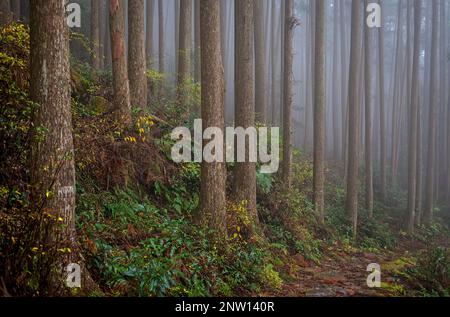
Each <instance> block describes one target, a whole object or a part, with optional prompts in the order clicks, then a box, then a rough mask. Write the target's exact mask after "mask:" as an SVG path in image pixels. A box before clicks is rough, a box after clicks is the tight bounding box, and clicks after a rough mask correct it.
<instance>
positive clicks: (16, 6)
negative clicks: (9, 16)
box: [11, 0, 21, 21]
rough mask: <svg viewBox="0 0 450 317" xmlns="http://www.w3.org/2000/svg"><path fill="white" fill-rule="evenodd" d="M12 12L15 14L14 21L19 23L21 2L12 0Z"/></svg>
mask: <svg viewBox="0 0 450 317" xmlns="http://www.w3.org/2000/svg"><path fill="white" fill-rule="evenodd" d="M11 11H12V13H13V17H14V20H16V21H19V20H20V18H21V15H20V0H11Z"/></svg>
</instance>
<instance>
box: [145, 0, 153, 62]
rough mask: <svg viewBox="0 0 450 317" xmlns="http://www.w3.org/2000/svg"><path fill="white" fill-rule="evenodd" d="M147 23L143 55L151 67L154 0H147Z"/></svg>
mask: <svg viewBox="0 0 450 317" xmlns="http://www.w3.org/2000/svg"><path fill="white" fill-rule="evenodd" d="M146 15H147V23H146V26H145V28H146V32H145V33H146V38H145V56H146V57H147V67H148V68H151V67H152V65H153V62H154V56H153V44H154V43H153V25H154V23H153V22H154V20H153V19H154V16H155V0H147V13H146Z"/></svg>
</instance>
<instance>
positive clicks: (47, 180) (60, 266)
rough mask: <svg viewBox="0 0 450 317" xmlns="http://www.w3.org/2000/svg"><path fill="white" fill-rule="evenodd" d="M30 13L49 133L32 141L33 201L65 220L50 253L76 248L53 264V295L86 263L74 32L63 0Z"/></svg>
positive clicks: (34, 87) (41, 111)
mask: <svg viewBox="0 0 450 317" xmlns="http://www.w3.org/2000/svg"><path fill="white" fill-rule="evenodd" d="M30 15H31V20H30V26H31V35H30V37H31V46H30V47H31V51H30V71H31V79H30V97H31V99H32V100H33V101H34V102H36V103H37V104H39V105H40V107H39V108H37V110H36V111H35V113H34V118H33V126H34V127H36V128H38V127H39V128H43V129H45V131H46V132H45V134H44V135H43V137H42V140H40V141H36V142H34V143H33V144H32V149H31V185H32V191H33V197H32V201H33V205H34V207H35V209H36V210H37V211H40V212H42V214H43V213H50V214H51V215H52V217H53V218H54V219H59V220H60V221H61V219H62V221H61V222H60V223H61V224H63V225H64V227H62V226H61V225H60V223H55V224H52V225H51V228H50V236H49V237H43V238H40V239H42V240H43V241H39V242H40V243H42V244H44V245H45V252H47V253H50V252H49V250H51V249H52V248H53V249H54V250H57V249H61V248H70V249H71V250H72V252H70V254H69V255H65V254H63V253H60V252H54V254H58V258H56V259H54V263H53V264H52V265H51V267H49V268H48V270H49V271H48V272H49V276H48V277H47V278H48V281H47V283H48V294H49V295H50V296H56V295H62V294H64V293H65V292H66V291H67V289H66V288H65V284H64V281H65V272H66V271H65V268H66V267H67V266H68V265H69V264H70V263H78V264H80V265H81V264H82V263H81V261H82V259H81V257H80V254H79V252H78V251H79V248H78V246H77V238H76V229H75V163H74V151H73V139H72V113H71V96H70V66H69V37H68V35H69V33H68V28H67V24H66V15H65V7H64V2H63V1H60V0H45V1H44V0H34V1H31V2H30ZM36 133H37V132H36ZM42 216H43V217H44V215H42ZM31 230H32V228H30V231H31ZM84 274H85V273H84V272H83V275H84Z"/></svg>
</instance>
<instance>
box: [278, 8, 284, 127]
mask: <svg viewBox="0 0 450 317" xmlns="http://www.w3.org/2000/svg"><path fill="white" fill-rule="evenodd" d="M280 22H281V23H280V29H281V35H280V40H279V43H280V47H279V50H280V61H281V63H280V82H279V87H280V100H279V103H280V107H279V113H278V115H279V119H278V120H279V122H280V127H281V128H283V123H284V118H283V115H284V114H283V110H284V79H285V75H284V65H285V64H284V57H285V53H286V52H285V51H284V48H285V43H284V41H285V37H286V30H285V29H286V1H281V21H280Z"/></svg>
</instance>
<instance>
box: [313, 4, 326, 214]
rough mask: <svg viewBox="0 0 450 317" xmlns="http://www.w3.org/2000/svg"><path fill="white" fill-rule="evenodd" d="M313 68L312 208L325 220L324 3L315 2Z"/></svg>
mask: <svg viewBox="0 0 450 317" xmlns="http://www.w3.org/2000/svg"><path fill="white" fill-rule="evenodd" d="M315 22H316V25H315V36H316V40H315V45H316V47H315V52H316V54H315V67H314V73H315V76H314V86H315V90H314V177H313V178H314V207H315V211H316V215H317V217H318V218H319V220H320V221H321V222H322V223H323V222H324V220H325V193H324V185H325V104H326V96H325V93H326V92H325V41H326V39H325V1H324V0H316V21H315Z"/></svg>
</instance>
